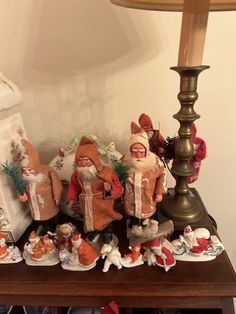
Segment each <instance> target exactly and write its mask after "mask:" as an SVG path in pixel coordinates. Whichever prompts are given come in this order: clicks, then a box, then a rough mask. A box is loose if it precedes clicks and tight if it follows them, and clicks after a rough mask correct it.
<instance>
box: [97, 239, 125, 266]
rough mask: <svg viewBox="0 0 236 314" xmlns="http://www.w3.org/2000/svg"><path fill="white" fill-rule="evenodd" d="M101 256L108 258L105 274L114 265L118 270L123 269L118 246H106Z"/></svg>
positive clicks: (105, 264)
mask: <svg viewBox="0 0 236 314" xmlns="http://www.w3.org/2000/svg"><path fill="white" fill-rule="evenodd" d="M101 255H102V258H103V259H104V258H106V259H105V262H104V267H103V269H102V271H103V272H107V271H108V270H109V268H110V266H111V265H112V264H113V265H115V266H116V267H117V268H118V269H121V268H122V263H121V254H120V251H119V248H118V247H117V246H112V245H110V244H104V245H103V247H102V250H101Z"/></svg>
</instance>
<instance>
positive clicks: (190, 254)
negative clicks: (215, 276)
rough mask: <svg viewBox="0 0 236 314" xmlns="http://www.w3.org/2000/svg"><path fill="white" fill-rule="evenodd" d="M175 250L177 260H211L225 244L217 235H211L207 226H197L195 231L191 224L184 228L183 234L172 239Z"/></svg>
mask: <svg viewBox="0 0 236 314" xmlns="http://www.w3.org/2000/svg"><path fill="white" fill-rule="evenodd" d="M172 245H173V252H174V254H175V258H176V259H177V260H182V261H191V262H194V261H196V262H198V261H209V260H212V259H215V258H216V256H218V255H219V254H220V253H221V252H222V251H223V250H224V246H223V244H222V243H221V242H220V240H219V239H218V237H217V236H215V235H212V236H210V232H209V231H208V230H207V229H206V228H197V229H195V230H194V231H193V230H192V228H191V226H189V225H188V226H186V227H185V228H184V233H183V235H180V236H179V239H176V240H174V241H172Z"/></svg>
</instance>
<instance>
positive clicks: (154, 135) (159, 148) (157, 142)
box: [139, 113, 165, 157]
mask: <svg viewBox="0 0 236 314" xmlns="http://www.w3.org/2000/svg"><path fill="white" fill-rule="evenodd" d="M139 124H140V126H141V128H142V129H143V130H144V131H145V132H146V133H147V136H148V141H149V146H150V151H151V152H153V153H154V154H156V155H157V156H159V157H163V153H164V143H165V139H164V137H163V136H162V135H161V133H160V130H155V129H154V128H153V124H152V120H151V118H150V117H149V116H148V115H147V114H146V113H142V114H141V115H140V117H139Z"/></svg>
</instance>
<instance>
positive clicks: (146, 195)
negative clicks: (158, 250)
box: [121, 122, 167, 233]
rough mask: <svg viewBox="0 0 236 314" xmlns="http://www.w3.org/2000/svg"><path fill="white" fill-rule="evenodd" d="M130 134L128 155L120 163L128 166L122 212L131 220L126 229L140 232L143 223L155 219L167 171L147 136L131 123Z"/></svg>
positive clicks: (165, 188) (165, 190)
mask: <svg viewBox="0 0 236 314" xmlns="http://www.w3.org/2000/svg"><path fill="white" fill-rule="evenodd" d="M131 133H132V135H131V138H130V142H129V151H128V153H127V154H126V155H125V156H123V158H122V160H121V162H122V164H123V165H126V166H129V170H128V176H127V179H126V182H125V192H124V196H123V198H124V209H125V211H126V213H127V214H128V215H129V216H130V217H131V221H130V224H129V228H133V227H134V228H136V227H137V226H138V227H140V228H141V230H142V228H143V226H142V221H143V220H144V219H146V218H151V217H152V216H153V215H154V213H155V212H156V204H157V203H159V202H161V201H162V198H163V194H164V193H166V192H167V187H166V171H165V167H164V165H163V163H162V161H161V160H160V158H159V157H158V156H156V155H155V154H154V153H152V152H151V151H150V149H149V142H148V137H147V134H146V132H145V131H144V130H143V129H142V128H140V127H139V126H138V125H137V124H136V123H134V122H132V123H131ZM136 229H137V228H136ZM139 233H140V232H139Z"/></svg>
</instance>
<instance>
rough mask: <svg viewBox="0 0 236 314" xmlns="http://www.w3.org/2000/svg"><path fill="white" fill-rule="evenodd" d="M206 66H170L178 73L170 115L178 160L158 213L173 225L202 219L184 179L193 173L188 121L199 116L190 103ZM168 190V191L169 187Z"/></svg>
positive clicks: (195, 95) (202, 215) (195, 200)
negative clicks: (172, 184)
mask: <svg viewBox="0 0 236 314" xmlns="http://www.w3.org/2000/svg"><path fill="white" fill-rule="evenodd" d="M207 68H209V67H208V66H198V67H172V68H171V69H172V70H175V71H176V72H178V73H179V75H180V92H179V94H178V99H179V101H180V104H181V108H180V110H179V112H178V113H177V114H175V115H174V118H175V119H177V120H178V121H179V123H180V128H179V132H178V133H179V139H178V141H177V143H176V145H175V156H176V158H177V159H178V163H177V164H176V165H175V166H174V167H172V169H171V172H172V173H173V174H174V176H175V177H176V186H175V189H173V190H172V192H171V193H170V194H169V195H167V196H166V197H165V198H164V200H163V202H162V204H161V212H162V214H163V215H164V216H166V217H168V218H169V219H172V220H173V222H174V225H175V227H176V228H178V229H181V228H184V226H186V225H187V224H193V223H197V222H199V221H201V220H202V219H203V218H204V215H205V211H204V208H203V205H202V203H201V202H199V199H198V198H196V196H195V195H192V194H191V191H190V189H189V186H188V183H187V179H188V177H189V176H191V175H192V174H193V173H194V169H193V168H192V166H191V165H190V164H189V160H190V159H191V158H192V156H193V155H194V147H193V144H192V140H191V133H192V123H193V122H194V121H195V120H196V119H198V118H199V117H200V116H199V115H198V114H197V113H196V112H195V111H194V103H195V101H196V100H197V98H198V94H197V92H196V90H197V80H198V75H199V74H200V73H201V72H202V71H203V70H205V69H207ZM170 191H171V190H170Z"/></svg>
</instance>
